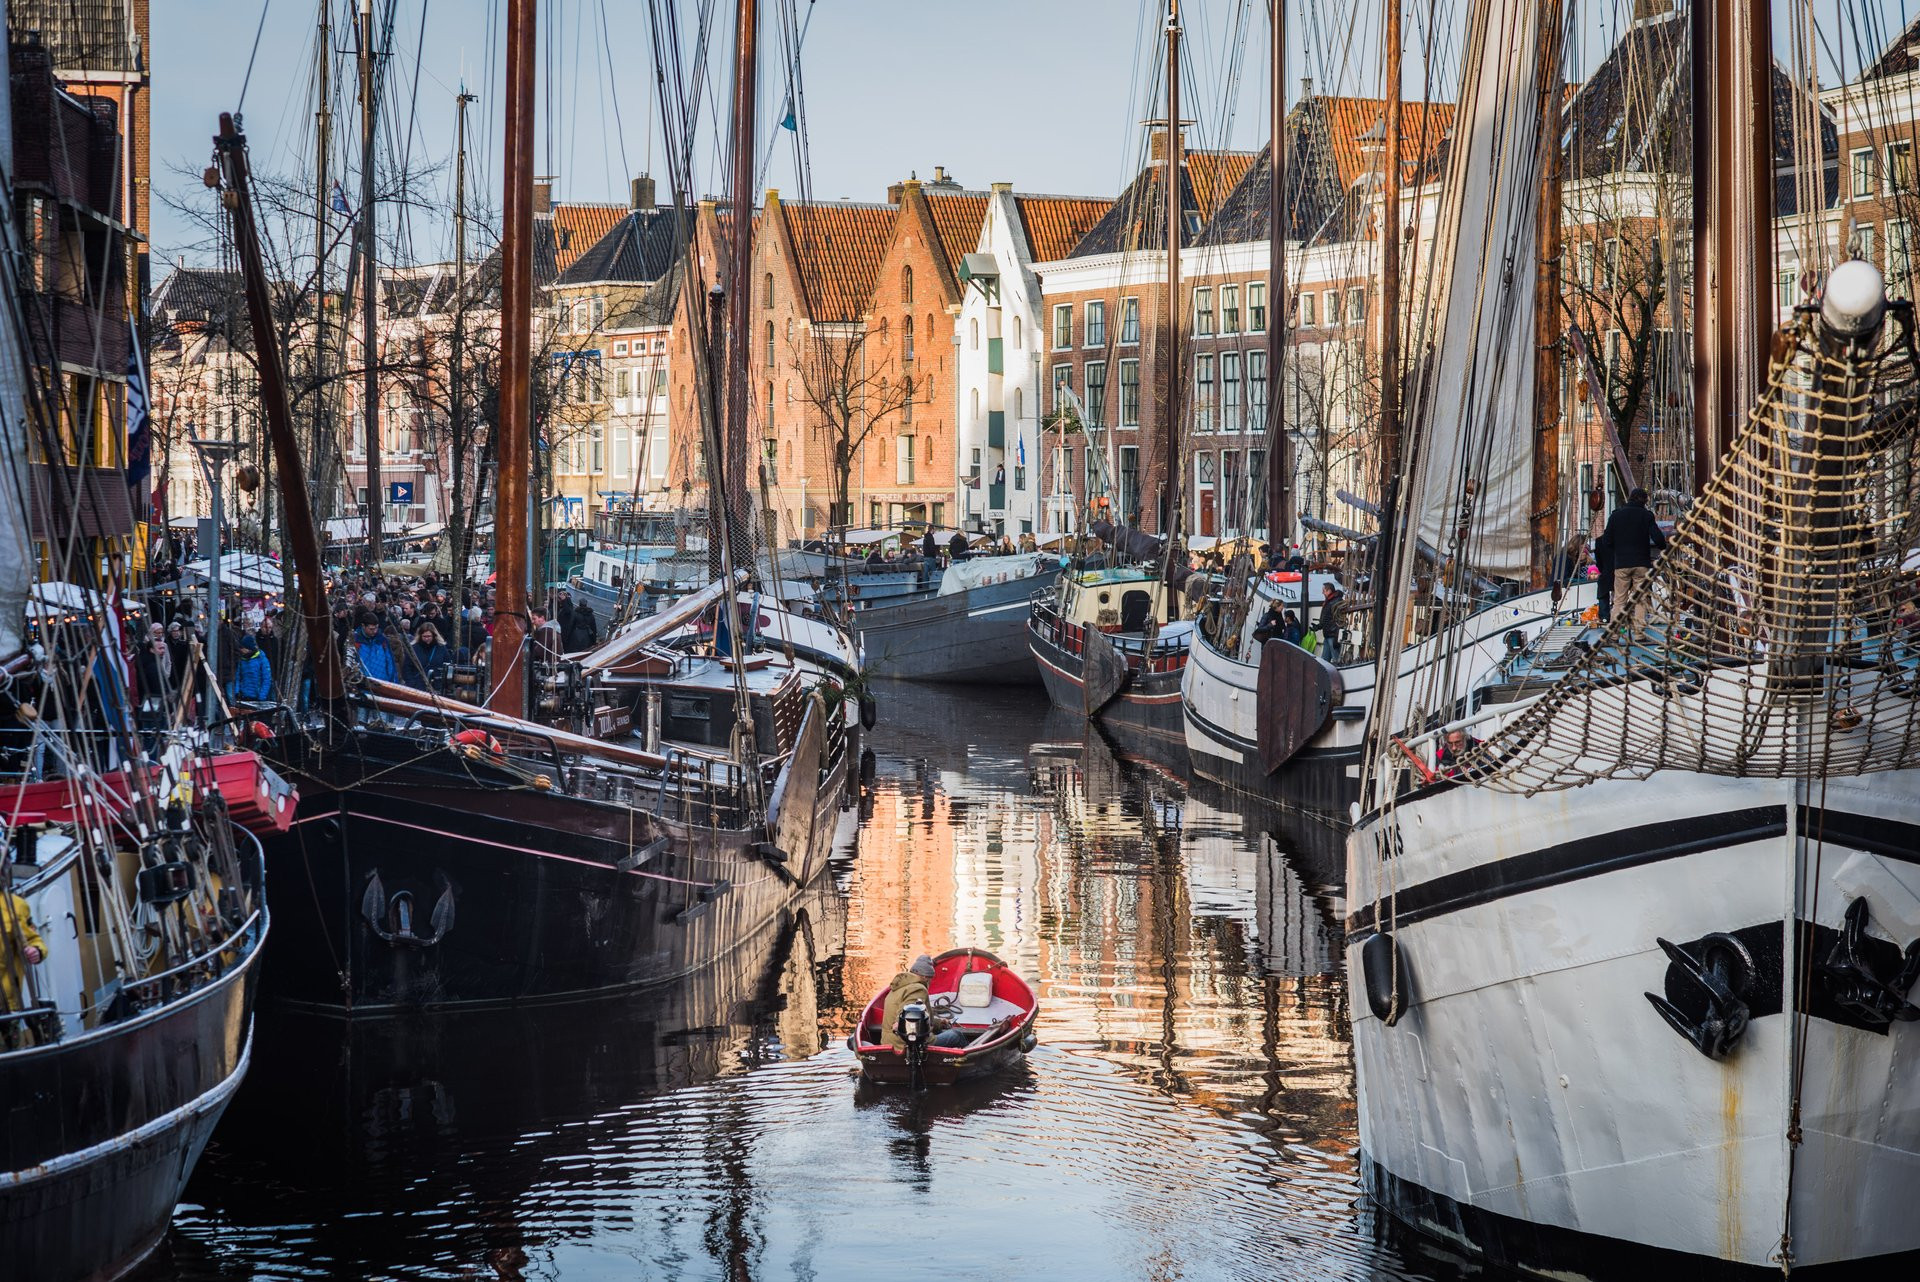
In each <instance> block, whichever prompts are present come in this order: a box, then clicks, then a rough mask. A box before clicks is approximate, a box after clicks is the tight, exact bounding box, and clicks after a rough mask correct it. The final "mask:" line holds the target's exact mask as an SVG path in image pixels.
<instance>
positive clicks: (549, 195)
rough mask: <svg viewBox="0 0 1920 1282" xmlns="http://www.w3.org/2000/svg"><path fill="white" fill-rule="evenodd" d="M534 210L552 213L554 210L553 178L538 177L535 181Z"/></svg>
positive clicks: (535, 211)
mask: <svg viewBox="0 0 1920 1282" xmlns="http://www.w3.org/2000/svg"><path fill="white" fill-rule="evenodd" d="M533 212H534V213H536V214H550V213H552V212H553V180H552V179H551V178H536V179H535V180H534V183H533Z"/></svg>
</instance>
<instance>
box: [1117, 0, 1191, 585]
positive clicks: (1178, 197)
mask: <svg viewBox="0 0 1920 1282" xmlns="http://www.w3.org/2000/svg"><path fill="white" fill-rule="evenodd" d="M1184 150H1185V148H1184V147H1183V146H1182V139H1181V136H1180V0H1167V173H1166V181H1165V184H1164V185H1165V188H1166V200H1167V365H1166V387H1167V399H1166V406H1167V421H1166V423H1165V424H1164V426H1163V429H1162V436H1163V441H1162V444H1161V447H1160V448H1161V451H1162V453H1163V456H1164V457H1165V458H1166V468H1167V484H1166V490H1165V498H1164V499H1163V500H1162V504H1161V512H1160V529H1159V533H1160V534H1161V535H1162V536H1163V537H1164V538H1166V540H1167V554H1168V556H1169V557H1171V556H1172V554H1173V532H1174V530H1175V529H1177V528H1178V527H1179V525H1180V516H1181V512H1180V501H1181V500H1180V488H1181V482H1182V481H1183V480H1184V479H1185V478H1184V477H1183V476H1182V475H1181V473H1182V472H1183V471H1184V470H1185V468H1186V460H1185V459H1183V458H1181V456H1180V413H1181V401H1180V393H1181V389H1182V386H1183V385H1184V382H1185V379H1184V375H1185V374H1186V369H1185V368H1184V362H1185V360H1186V357H1185V355H1184V353H1182V351H1181V350H1180V322H1181V319H1182V317H1181V314H1180V242H1181V239H1182V237H1181V217H1180V216H1181V214H1182V213H1183V212H1184V211H1183V210H1182V209H1181V205H1182V204H1183V203H1184V199H1183V198H1184V196H1185V192H1184V191H1182V189H1181V185H1180V169H1181V160H1182V156H1181V153H1182V152H1183V151H1184ZM1122 497H1124V496H1122ZM1125 515H1126V514H1125V513H1124V512H1123V513H1122V514H1121V516H1122V518H1123V519H1124V518H1125Z"/></svg>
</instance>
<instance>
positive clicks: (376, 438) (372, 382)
mask: <svg viewBox="0 0 1920 1282" xmlns="http://www.w3.org/2000/svg"><path fill="white" fill-rule="evenodd" d="M373 94H374V80H373V0H360V363H361V365H362V366H363V367H364V368H363V369H362V370H361V384H360V419H361V422H362V424H364V426H365V428H366V433H367V555H368V563H369V564H370V565H376V566H377V565H379V564H380V557H381V552H382V550H383V548H384V547H385V544H384V543H383V542H382V541H381V532H380V525H381V517H382V515H384V513H385V511H386V494H385V493H384V492H383V491H382V489H381V485H380V352H379V347H378V345H377V340H376V335H375V333H374V324H375V321H376V318H377V316H376V313H377V309H376V307H375V298H374V243H373V242H374V222H375V219H374V211H373V144H374V132H373V126H374V110H375V104H374V96H373Z"/></svg>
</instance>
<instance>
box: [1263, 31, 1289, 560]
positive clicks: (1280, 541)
mask: <svg viewBox="0 0 1920 1282" xmlns="http://www.w3.org/2000/svg"><path fill="white" fill-rule="evenodd" d="M1272 3H1273V19H1272V22H1271V23H1270V24H1269V25H1270V26H1271V27H1272V42H1273V49H1272V52H1271V55H1270V57H1271V65H1272V69H1271V78H1272V85H1271V86H1270V88H1269V91H1268V92H1269V97H1270V98H1271V102H1270V104H1269V109H1270V113H1271V117H1272V118H1271V121H1270V135H1271V140H1270V141H1269V143H1268V144H1267V163H1268V165H1269V167H1270V171H1271V179H1272V181H1271V182H1270V183H1269V185H1268V188H1267V281H1268V283H1267V478H1266V485H1267V544H1268V546H1269V547H1271V548H1272V549H1273V550H1274V553H1275V554H1276V556H1277V555H1279V554H1280V553H1281V552H1282V550H1283V546H1284V544H1285V542H1286V540H1287V539H1288V538H1290V537H1291V535H1292V534H1293V510H1292V505H1291V502H1290V500H1291V498H1292V487H1291V484H1290V483H1291V481H1292V479H1293V460H1292V458H1291V457H1290V455H1291V453H1292V450H1291V448H1290V446H1289V443H1288V440H1287V425H1286V419H1285V416H1284V414H1283V409H1284V406H1285V404H1286V402H1285V398H1284V397H1283V395H1282V389H1283V388H1284V387H1285V386H1286V379H1285V378H1284V377H1283V375H1284V374H1285V371H1286V354H1287V329H1288V327H1289V325H1290V324H1291V322H1292V319H1293V309H1292V308H1291V307H1290V306H1289V305H1288V303H1287V231H1288V218H1287V195H1286V192H1287V181H1286V180H1287V146H1286V143H1287V90H1286V75H1287V4H1286V0H1272Z"/></svg>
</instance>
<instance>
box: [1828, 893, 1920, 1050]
mask: <svg viewBox="0 0 1920 1282" xmlns="http://www.w3.org/2000/svg"><path fill="white" fill-rule="evenodd" d="M1866 933H1867V901H1866V899H1865V898H1864V897H1863V898H1859V899H1855V900H1854V901H1853V902H1852V903H1850V904H1848V905H1847V924H1846V925H1845V926H1844V927H1842V928H1841V930H1840V937H1839V938H1838V939H1836V940H1834V941H1833V947H1832V948H1831V949H1829V950H1828V952H1827V956H1826V959H1825V960H1824V961H1822V962H1821V963H1820V977H1821V978H1822V979H1823V980H1825V981H1826V984H1827V991H1828V994H1829V995H1830V996H1831V997H1832V998H1833V1001H1834V1004H1835V1005H1837V1006H1840V1007H1841V1008H1843V1009H1845V1010H1846V1011H1848V1012H1850V1013H1851V1014H1853V1015H1854V1016H1855V1017H1856V1018H1858V1019H1859V1020H1860V1021H1861V1022H1862V1023H1864V1024H1866V1025H1867V1026H1868V1027H1870V1028H1885V1027H1886V1026H1887V1025H1889V1024H1891V1023H1892V1022H1893V1021H1894V1020H1896V1019H1898V1020H1915V1019H1920V1007H1917V1006H1915V1005H1914V1004H1913V1003H1912V1002H1910V1001H1908V1000H1907V990H1908V989H1910V988H1912V987H1913V981H1914V980H1915V979H1920V940H1915V941H1914V942H1913V943H1911V944H1908V945H1907V949H1906V952H1905V953H1904V954H1902V956H1901V959H1900V969H1899V970H1898V971H1896V972H1895V973H1894V975H1893V977H1892V978H1891V979H1883V978H1881V975H1880V971H1879V969H1878V968H1877V967H1875V966H1874V964H1873V963H1872V962H1871V961H1870V960H1868V958H1867V956H1866V950H1865V949H1864V948H1863V947H1862V945H1863V943H1864V941H1865V939H1866Z"/></svg>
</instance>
